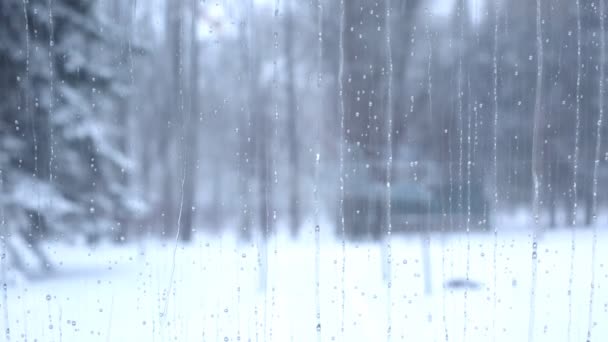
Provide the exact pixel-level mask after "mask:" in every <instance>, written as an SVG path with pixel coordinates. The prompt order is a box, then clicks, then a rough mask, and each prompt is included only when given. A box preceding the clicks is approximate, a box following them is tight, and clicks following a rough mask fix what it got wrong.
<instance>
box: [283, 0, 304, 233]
mask: <svg viewBox="0 0 608 342" xmlns="http://www.w3.org/2000/svg"><path fill="white" fill-rule="evenodd" d="M285 5H286V7H287V9H286V13H285V19H284V23H285V58H286V60H287V63H286V66H285V67H286V69H287V70H286V72H287V82H286V89H285V90H286V95H287V136H288V145H289V147H288V150H289V177H291V179H290V182H289V203H288V205H289V226H290V231H291V235H292V236H293V237H296V236H297V235H298V232H299V228H300V208H299V204H300V203H299V202H300V194H299V193H300V162H299V159H300V157H299V146H298V141H299V140H298V134H297V132H298V129H297V116H298V104H297V102H296V101H297V100H296V89H295V82H296V80H295V77H294V68H295V65H294V64H295V63H294V57H293V45H294V28H293V26H294V22H293V20H294V16H293V8H292V3H291V1H289V0H288V2H287V3H286V4H285Z"/></svg>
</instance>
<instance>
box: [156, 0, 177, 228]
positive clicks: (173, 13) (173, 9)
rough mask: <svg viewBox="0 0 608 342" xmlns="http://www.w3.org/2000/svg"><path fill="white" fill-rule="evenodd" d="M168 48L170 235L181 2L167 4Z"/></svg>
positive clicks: (165, 192)
mask: <svg viewBox="0 0 608 342" xmlns="http://www.w3.org/2000/svg"><path fill="white" fill-rule="evenodd" d="M166 6H167V9H166V13H167V16H166V18H165V19H166V21H167V26H166V30H167V31H166V33H167V34H166V46H167V52H168V53H169V63H168V64H169V66H168V70H167V80H166V84H167V87H168V88H169V89H168V92H167V93H168V98H167V108H166V110H165V117H164V118H163V119H164V122H165V123H167V125H168V127H167V129H166V130H162V132H161V133H162V134H161V148H162V150H163V151H162V152H163V156H164V157H165V163H166V167H165V168H164V171H165V174H164V175H163V189H162V198H161V205H162V207H163V208H162V209H163V210H162V212H163V214H164V230H163V232H166V233H170V232H172V231H174V229H175V228H176V227H175V223H176V204H175V200H176V196H175V191H174V190H175V186H176V182H175V179H174V174H175V170H173V169H172V168H171V167H170V165H173V161H172V158H173V153H174V148H173V131H174V127H173V126H174V125H175V123H176V121H177V118H178V115H179V111H180V108H179V86H180V84H179V83H180V79H179V73H180V60H181V46H180V40H181V24H182V23H181V20H182V18H181V0H172V1H167V3H166Z"/></svg>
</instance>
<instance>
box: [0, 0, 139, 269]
mask: <svg viewBox="0 0 608 342" xmlns="http://www.w3.org/2000/svg"><path fill="white" fill-rule="evenodd" d="M49 6H50V7H49ZM95 9H96V7H95V1H94V0H79V1H72V0H55V1H52V2H49V1H46V0H29V1H25V2H24V1H22V0H4V1H2V2H1V3H0V75H2V77H0V89H1V91H0V92H1V93H2V94H3V96H2V97H3V100H2V101H0V170H1V171H2V173H1V176H2V184H3V186H2V189H0V196H1V197H0V204H1V205H2V206H3V207H4V209H5V213H6V215H7V217H6V219H5V225H4V226H3V227H2V230H3V232H2V235H3V236H12V240H14V239H18V238H23V239H25V241H26V242H27V244H28V245H30V246H32V248H33V250H34V251H35V254H37V255H38V256H39V257H40V258H42V259H43V261H44V256H43V254H42V252H41V250H40V249H39V248H38V242H40V241H41V240H43V239H47V238H59V239H72V238H76V237H82V236H86V237H87V238H97V237H99V236H101V235H103V234H107V233H111V232H112V231H115V230H116V228H117V227H116V224H117V223H116V220H115V218H116V212H117V211H118V210H125V208H126V210H127V211H129V209H130V208H131V207H130V206H129V205H128V202H129V200H128V195H129V194H128V192H127V191H126V189H125V186H126V185H125V183H124V182H122V181H121V179H122V178H123V173H124V172H126V170H128V168H129V166H130V163H129V160H128V158H127V156H126V155H125V154H124V153H123V152H122V151H121V149H120V148H119V147H118V143H119V141H120V140H119V139H120V137H119V134H120V133H123V132H124V130H117V129H116V127H115V126H116V120H111V118H110V117H111V116H112V115H113V113H110V112H111V111H113V110H115V109H116V108H114V107H113V106H112V105H111V103H112V100H111V98H112V97H114V96H116V93H117V92H119V91H120V89H121V88H123V87H125V86H126V85H125V84H121V83H119V82H118V81H116V80H117V77H116V75H114V70H113V69H112V68H111V67H110V66H108V65H104V63H103V62H104V60H105V61H108V60H109V59H107V58H105V59H104V58H102V54H101V53H100V51H105V53H110V54H111V53H112V51H113V49H114V50H115V49H117V47H116V44H115V43H114V41H115V40H113V39H111V38H112V35H111V32H112V27H110V26H108V24H107V22H108V21H106V20H103V18H101V17H100V16H99V15H97V11H96V10H95ZM102 23H103V24H102ZM120 114H121V115H127V113H120ZM8 241H9V243H10V241H11V239H9V240H8ZM15 257H17V256H15Z"/></svg>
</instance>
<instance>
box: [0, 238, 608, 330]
mask: <svg viewBox="0 0 608 342" xmlns="http://www.w3.org/2000/svg"><path fill="white" fill-rule="evenodd" d="M322 229H323V226H322ZM326 230H332V231H333V228H331V229H326ZM575 233H576V234H575V244H574V246H575V249H574V251H573V250H572V248H571V246H572V244H571V231H570V230H567V229H560V230H557V231H551V232H549V233H547V234H545V235H544V236H543V237H542V238H541V239H540V241H539V244H538V269H537V285H536V287H535V289H536V294H535V298H536V299H535V302H534V303H533V305H532V306H531V302H530V296H531V291H532V288H533V287H532V286H531V275H532V264H533V263H532V257H531V255H532V244H531V238H530V236H529V231H527V230H516V231H510V232H500V233H499V235H498V239H497V240H495V239H494V235H493V234H492V233H490V234H480V233H471V234H470V235H469V236H468V237H467V235H466V234H452V235H439V234H435V235H432V236H431V237H430V240H425V239H424V238H423V237H422V236H416V235H407V236H403V235H399V236H394V237H393V239H392V243H391V248H390V250H391V251H392V260H393V262H392V265H391V267H390V269H391V270H392V272H391V274H390V276H389V278H390V279H391V284H390V285H391V286H390V288H389V286H388V282H387V280H386V279H387V278H386V277H383V272H384V271H386V269H387V267H385V266H386V260H387V256H386V253H385V252H383V248H382V244H377V243H358V244H357V243H347V244H346V245H345V248H344V251H345V254H343V249H342V244H341V241H339V240H336V239H335V238H334V237H331V236H330V235H329V233H327V232H324V231H322V232H321V233H320V234H319V244H318V245H317V243H316V242H315V241H316V239H315V237H316V236H315V232H314V230H312V229H311V230H309V231H305V232H303V234H302V237H301V238H300V239H299V240H298V241H296V242H293V241H290V240H289V239H288V238H287V237H283V236H279V237H278V238H276V239H272V240H270V241H269V242H268V244H267V250H268V254H267V258H268V266H267V272H260V265H262V268H264V266H263V265H264V262H263V260H264V253H259V252H258V251H259V249H258V248H257V243H253V244H247V245H242V244H239V243H238V241H237V239H235V238H234V237H233V236H231V235H225V236H223V237H211V236H205V235H198V236H196V239H195V241H194V242H192V243H191V244H189V245H187V246H182V245H178V247H177V250H176V253H175V258H174V257H173V256H174V254H173V253H174V246H175V245H174V243H173V242H171V241H166V242H165V244H164V245H163V243H162V242H158V241H153V240H150V241H148V242H145V243H139V244H125V245H123V246H115V245H107V244H105V245H99V246H97V247H95V248H94V249H87V248H85V247H79V248H75V247H74V246H67V245H61V244H52V245H48V246H47V247H46V248H47V252H48V253H49V255H50V256H51V257H52V259H53V260H55V262H56V263H57V270H56V272H55V273H54V274H53V275H52V276H51V277H49V278H44V279H38V280H32V279H30V280H25V279H22V278H18V279H16V280H14V281H12V283H9V285H8V286H7V289H6V292H5V293H6V294H7V296H6V297H5V300H6V301H7V307H5V308H3V309H4V310H2V311H3V312H2V313H0V314H2V315H4V317H3V318H2V319H0V328H1V329H0V331H2V332H4V331H5V329H6V324H7V321H8V325H9V328H10V339H11V341H21V340H27V341H35V340H38V341H239V340H240V341H273V340H274V341H315V340H320V341H332V340H336V341H382V340H386V339H388V338H390V339H392V340H405V341H464V340H466V341H493V340H496V341H525V340H527V339H528V328H529V324H530V322H531V320H530V313H531V310H530V309H531V307H532V308H533V309H534V310H533V312H534V341H566V340H572V341H584V340H585V339H586V334H587V329H588V317H589V304H590V302H589V300H590V289H591V279H592V268H591V246H592V233H591V230H589V229H584V228H581V229H577V230H576V232H575ZM427 241H430V242H427ZM427 243H428V244H427ZM425 245H427V246H430V249H429V253H428V254H427V255H429V258H425V256H424V255H425V253H424V246H425ZM317 246H318V249H317ZM607 246H608V230H607V229H605V227H598V236H597V255H596V264H595V272H594V275H595V296H594V300H593V313H592V317H593V322H594V324H593V330H592V340H593V341H608V269H607V268H608V265H607V264H606V263H607V262H608V248H606V247H607ZM317 251H318V252H319V255H318V259H317ZM385 251H386V250H385ZM572 253H574V258H571V255H572ZM494 256H495V258H494ZM315 260H318V261H319V263H318V265H319V270H318V272H316V270H315V265H316V262H315ZM343 260H345V261H346V263H345V265H344V273H343V271H342V270H343V264H342V261H343ZM173 261H175V267H174V268H173V267H172V265H173ZM426 261H429V262H428V263H426ZM494 261H495V262H494ZM572 262H573V264H572ZM425 265H429V268H430V270H431V271H430V277H429V278H427V274H426V273H427V272H425V267H424V266H425ZM172 269H174V273H173V274H172V271H171V270H172ZM261 274H266V275H267V279H266V280H265V283H264V279H263V278H261V277H260V275H261ZM316 274H318V275H319V279H318V280H319V288H318V292H317V286H316ZM467 275H468V278H469V279H470V280H471V282H472V284H471V285H472V286H470V287H466V286H463V287H458V286H456V287H450V288H446V287H444V284H445V283H448V282H451V283H456V285H458V283H463V282H464V280H466V278H467ZM425 280H428V281H429V285H430V289H428V290H430V291H426V290H425ZM461 280H462V281H461ZM475 285H477V286H475ZM569 289H571V292H569ZM317 293H318V296H317ZM3 306H4V302H3ZM317 311H318V312H320V318H317ZM343 313H344V316H343ZM6 315H7V316H6ZM389 326H390V331H389ZM342 329H343V330H342ZM568 332H570V337H571V338H570V339H568ZM389 335H390V336H389ZM2 337H3V338H4V336H2Z"/></svg>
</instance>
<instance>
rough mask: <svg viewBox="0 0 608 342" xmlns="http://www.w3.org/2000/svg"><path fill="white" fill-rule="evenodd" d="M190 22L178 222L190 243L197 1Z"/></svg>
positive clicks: (195, 142) (183, 237) (196, 108)
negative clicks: (180, 203)
mask: <svg viewBox="0 0 608 342" xmlns="http://www.w3.org/2000/svg"><path fill="white" fill-rule="evenodd" d="M190 1H191V2H190V5H191V12H192V13H191V15H192V20H191V23H190V111H189V117H188V119H187V120H186V125H185V129H186V139H185V140H186V141H185V144H186V145H185V147H184V150H185V151H186V154H185V156H184V167H185V170H184V177H185V178H184V203H183V208H184V210H183V213H182V219H181V221H180V224H181V227H180V238H181V240H182V241H190V239H191V238H192V226H193V215H194V211H193V210H192V208H193V204H194V198H195V196H194V193H195V191H196V186H197V182H196V160H197V158H198V135H197V134H196V127H197V124H196V117H197V113H198V111H199V102H198V96H199V82H198V77H199V67H198V62H199V60H198V59H199V45H198V41H197V35H196V33H197V32H196V28H197V26H196V20H197V19H198V6H197V5H198V1H197V0H190Z"/></svg>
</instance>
